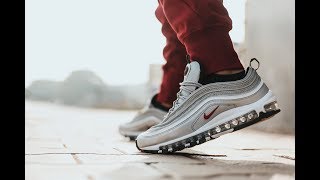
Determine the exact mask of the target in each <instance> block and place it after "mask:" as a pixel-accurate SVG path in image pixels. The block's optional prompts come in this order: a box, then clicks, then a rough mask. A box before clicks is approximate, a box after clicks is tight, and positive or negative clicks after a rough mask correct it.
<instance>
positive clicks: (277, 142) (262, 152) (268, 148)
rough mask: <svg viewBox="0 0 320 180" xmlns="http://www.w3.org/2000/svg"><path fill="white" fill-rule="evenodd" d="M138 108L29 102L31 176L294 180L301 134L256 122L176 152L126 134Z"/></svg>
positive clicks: (52, 179)
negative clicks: (148, 149) (162, 151)
mask: <svg viewBox="0 0 320 180" xmlns="http://www.w3.org/2000/svg"><path fill="white" fill-rule="evenodd" d="M135 113H136V111H116V110H103V109H84V108H75V107H67V106H62V105H54V104H48V103H42V102H32V101H26V110H25V164H26V166H25V169H26V173H25V176H26V179H27V180H43V179H46V180H65V179H66V180H73V179H76V180H98V179H99V180H100V179H101V180H109V179H130V180H132V179H139V180H144V179H146V180H147V179H148V180H149V179H190V180H193V179H219V180H220V179H221V180H229V179H230V180H242V179H257V180H266V179H268V180H269V179H270V180H280V179H281V180H282V179H283V180H287V179H288V180H289V179H294V169H295V149H294V146H295V144H294V136H293V135H280V134H269V133H263V132H259V131H254V130H251V129H250V128H248V129H244V130H241V131H237V132H235V133H231V134H227V135H224V136H222V137H220V138H218V139H216V140H212V141H210V142H207V143H204V144H202V145H199V146H195V147H193V148H190V149H186V150H183V151H181V152H177V153H175V154H174V155H155V154H145V153H141V152H139V151H138V150H137V149H136V147H135V144H134V142H131V141H129V140H128V139H126V138H124V137H122V136H120V135H119V133H118V128H117V127H118V125H119V124H120V123H123V122H126V121H129V120H130V119H131V118H132V117H133V116H134V115H135ZM262 123H264V122H262Z"/></svg>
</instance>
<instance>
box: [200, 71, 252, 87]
mask: <svg viewBox="0 0 320 180" xmlns="http://www.w3.org/2000/svg"><path fill="white" fill-rule="evenodd" d="M245 76H246V71H245V70H243V71H241V72H239V73H235V74H226V75H221V74H214V73H213V74H209V75H207V76H205V77H204V78H202V79H201V80H200V82H199V83H201V84H203V85H205V84H210V83H215V82H227V81H236V80H240V79H242V78H244V77H245Z"/></svg>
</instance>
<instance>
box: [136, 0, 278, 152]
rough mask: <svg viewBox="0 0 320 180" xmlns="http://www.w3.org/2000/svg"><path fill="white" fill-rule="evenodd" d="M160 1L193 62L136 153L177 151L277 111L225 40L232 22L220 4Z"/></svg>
mask: <svg viewBox="0 0 320 180" xmlns="http://www.w3.org/2000/svg"><path fill="white" fill-rule="evenodd" d="M160 2H161V4H162V6H163V12H164V15H165V17H166V18H167V20H168V22H169V24H170V26H171V27H172V28H173V30H174V31H175V32H176V34H177V37H178V39H179V40H180V41H181V42H182V44H184V45H185V47H186V49H187V52H188V54H190V56H191V59H190V61H191V62H190V63H187V65H186V68H185V70H184V78H183V82H182V83H181V84H180V91H179V92H178V95H177V99H176V100H175V101H174V103H173V106H172V108H171V109H170V110H169V111H168V113H167V114H166V115H165V116H164V119H163V120H162V121H161V122H160V123H159V124H157V125H155V126H152V127H151V128H149V129H148V130H147V131H145V132H143V133H141V134H139V136H138V137H137V139H136V146H137V148H138V149H139V150H141V151H143V152H150V153H171V152H174V151H180V150H182V149H184V148H189V147H192V146H195V145H199V144H202V143H204V142H207V141H209V140H212V139H215V138H217V137H219V136H221V135H224V134H226V133H230V132H233V131H236V130H239V129H242V128H244V127H247V126H250V125H252V124H254V123H257V122H259V121H261V120H264V119H266V118H270V117H272V116H273V115H275V114H277V113H279V112H280V109H279V107H278V105H277V101H276V97H275V96H274V95H273V93H272V91H270V90H269V88H268V87H267V85H266V84H265V83H264V82H263V81H262V79H261V77H260V76H259V75H258V74H257V72H256V69H254V68H252V67H251V65H250V67H248V68H247V69H246V71H245V70H244V69H243V66H242V65H241V63H240V60H239V58H238V56H237V54H236V52H235V50H234V49H233V44H232V41H231V39H230V37H229V31H230V29H231V19H230V18H229V16H228V13H227V11H226V9H225V8H224V7H223V4H222V1H220V0H160ZM253 60H254V59H253Z"/></svg>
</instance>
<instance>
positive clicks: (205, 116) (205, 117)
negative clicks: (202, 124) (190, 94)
mask: <svg viewBox="0 0 320 180" xmlns="http://www.w3.org/2000/svg"><path fill="white" fill-rule="evenodd" d="M218 107H219V106H217V107H216V108H215V109H214V110H213V111H211V113H210V114H208V115H206V113H204V114H203V117H204V119H206V120H207V119H209V118H210V117H211V116H212V114H213V113H214V112H215V111H216V110H217V109H218Z"/></svg>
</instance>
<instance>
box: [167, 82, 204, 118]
mask: <svg viewBox="0 0 320 180" xmlns="http://www.w3.org/2000/svg"><path fill="white" fill-rule="evenodd" d="M179 85H180V90H179V92H178V93H177V99H176V100H175V101H173V105H172V107H171V108H170V109H169V111H168V113H167V114H166V115H165V116H164V118H167V117H168V116H169V115H170V114H171V113H172V112H173V111H174V110H175V109H176V108H178V107H179V106H180V105H181V104H182V103H183V102H184V101H185V100H186V99H187V98H188V97H189V95H190V94H191V93H192V92H193V91H194V90H195V89H197V88H199V87H201V86H202V84H200V83H198V82H191V81H183V82H181V83H179Z"/></svg>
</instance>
